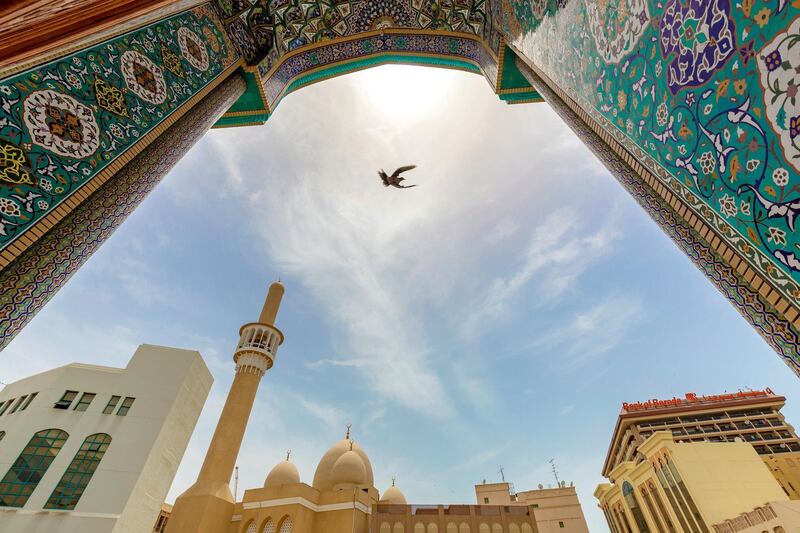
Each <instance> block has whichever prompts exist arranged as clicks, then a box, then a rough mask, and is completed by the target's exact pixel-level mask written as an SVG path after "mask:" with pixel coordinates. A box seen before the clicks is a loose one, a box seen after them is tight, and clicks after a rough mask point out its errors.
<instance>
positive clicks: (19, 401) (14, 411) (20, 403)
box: [8, 395, 28, 414]
mask: <svg viewBox="0 0 800 533" xmlns="http://www.w3.org/2000/svg"><path fill="white" fill-rule="evenodd" d="M27 397H28V396H27V395H25V396H20V397H19V399H18V400H17V403H15V404H14V407H12V408H11V410H10V411H9V412H8V414H12V413H16V412H17V409H19V406H20V405H22V402H24V401H25V398H27Z"/></svg>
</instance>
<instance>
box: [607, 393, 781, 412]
mask: <svg viewBox="0 0 800 533" xmlns="http://www.w3.org/2000/svg"><path fill="white" fill-rule="evenodd" d="M770 396H775V393H774V392H772V389H770V388H769V387H767V388H766V389H764V390H748V391H742V390H740V391H738V392H731V393H725V394H712V395H710V396H698V395H697V394H695V393H693V392H687V393H686V394H685V395H684V397H683V398H678V397H677V396H673V397H672V398H671V399H669V400H658V399H655V398H654V399H652V400H645V401H643V402H634V403H628V402H622V410H623V411H626V412H631V411H646V410H650V409H667V408H669V407H686V406H689V405H696V404H702V403H714V402H729V401H732V400H747V399H750V398H767V397H770Z"/></svg>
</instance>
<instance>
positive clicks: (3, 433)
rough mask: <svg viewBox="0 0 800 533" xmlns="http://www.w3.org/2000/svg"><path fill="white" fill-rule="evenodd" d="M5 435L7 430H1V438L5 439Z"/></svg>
mask: <svg viewBox="0 0 800 533" xmlns="http://www.w3.org/2000/svg"><path fill="white" fill-rule="evenodd" d="M5 436H6V432H5V431H0V440H3V437H5Z"/></svg>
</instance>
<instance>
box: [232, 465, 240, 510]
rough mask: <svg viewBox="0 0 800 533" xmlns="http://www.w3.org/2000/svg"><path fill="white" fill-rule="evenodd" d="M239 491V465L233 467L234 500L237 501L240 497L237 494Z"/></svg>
mask: <svg viewBox="0 0 800 533" xmlns="http://www.w3.org/2000/svg"><path fill="white" fill-rule="evenodd" d="M238 493H239V467H238V466H237V467H236V468H234V469H233V501H234V502H235V501H236V500H237V499H238V498H237V495H238Z"/></svg>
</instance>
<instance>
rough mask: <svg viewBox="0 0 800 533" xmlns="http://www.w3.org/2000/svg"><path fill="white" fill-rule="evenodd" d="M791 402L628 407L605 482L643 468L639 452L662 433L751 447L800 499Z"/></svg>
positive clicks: (697, 399)
mask: <svg viewBox="0 0 800 533" xmlns="http://www.w3.org/2000/svg"><path fill="white" fill-rule="evenodd" d="M785 403H786V398H784V397H783V396H779V395H777V394H775V393H773V392H772V390H770V389H765V390H763V391H739V392H735V393H725V394H717V395H711V396H698V395H696V394H691V393H689V394H686V395H685V396H684V397H683V398H677V397H675V398H672V399H669V400H648V401H646V402H635V403H623V404H622V411H621V412H620V415H619V418H618V419H617V424H616V427H615V428H614V433H613V435H612V438H611V444H610V445H609V448H608V453H607V455H606V460H605V464H604V465H603V476H604V477H608V476H609V474H610V473H611V471H612V470H613V469H614V468H616V467H617V466H618V465H619V464H621V463H624V462H626V461H634V462H640V461H642V460H643V457H642V455H641V453H640V452H638V450H639V447H640V446H641V445H642V443H644V441H646V440H647V439H648V438H649V437H650V436H651V435H653V434H654V433H655V432H657V431H668V432H670V433H671V435H672V436H673V437H674V439H675V441H676V442H733V441H735V440H736V439H740V440H743V441H745V442H748V443H750V444H751V445H752V446H753V449H754V450H755V451H756V453H758V455H759V457H761V459H762V461H764V463H766V464H767V466H768V467H769V469H770V471H771V472H772V475H773V476H774V477H775V479H776V480H777V481H778V483H779V484H780V485H781V487H782V488H783V490H784V491H785V493H786V495H787V496H789V498H791V499H800V438H798V436H797V433H795V430H794V428H793V427H792V426H791V425H790V424H789V423H788V422H787V421H786V420H785V419H784V417H783V414H781V411H780V410H781V408H782V407H783V406H784V404H785Z"/></svg>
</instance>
